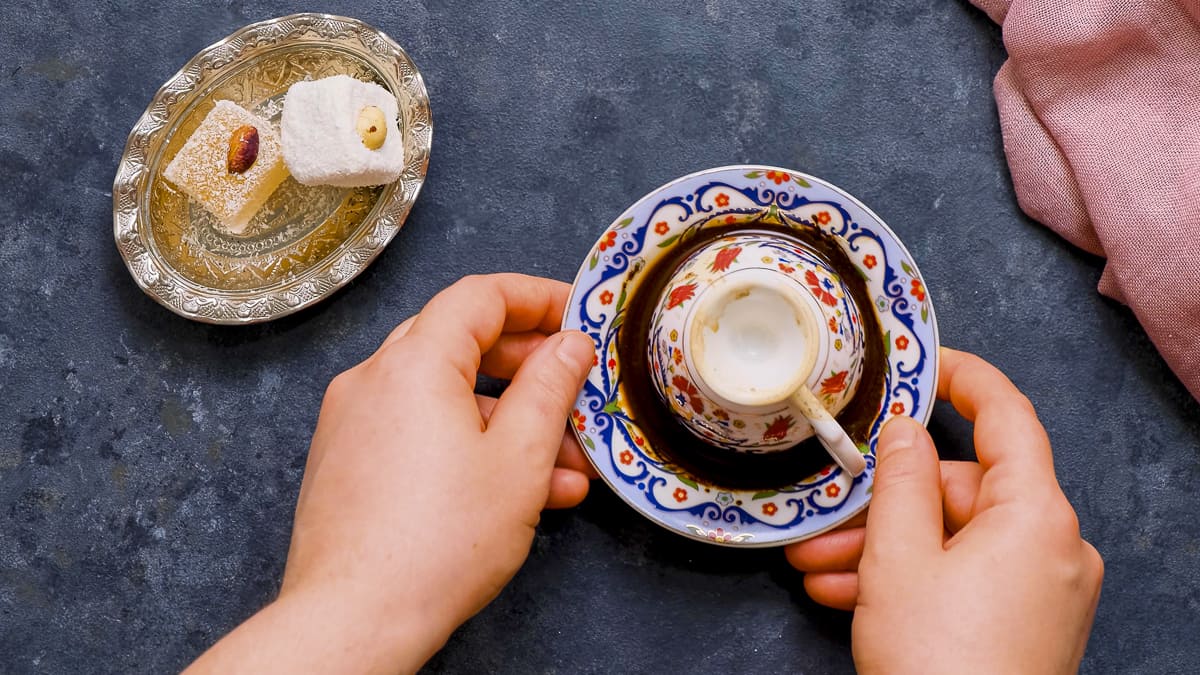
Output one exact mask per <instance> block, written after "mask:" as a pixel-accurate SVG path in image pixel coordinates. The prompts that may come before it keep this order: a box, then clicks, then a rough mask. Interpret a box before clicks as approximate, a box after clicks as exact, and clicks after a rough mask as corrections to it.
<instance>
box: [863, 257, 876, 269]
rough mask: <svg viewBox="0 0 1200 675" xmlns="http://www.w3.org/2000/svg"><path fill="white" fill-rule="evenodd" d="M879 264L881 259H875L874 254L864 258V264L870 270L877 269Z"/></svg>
mask: <svg viewBox="0 0 1200 675" xmlns="http://www.w3.org/2000/svg"><path fill="white" fill-rule="evenodd" d="M878 264H879V261H878V260H875V256H873V255H869V256H866V257H865V258H863V266H864V267H866V268H867V269H869V270H873V269H875V265H878Z"/></svg>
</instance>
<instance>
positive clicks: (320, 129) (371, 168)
mask: <svg viewBox="0 0 1200 675" xmlns="http://www.w3.org/2000/svg"><path fill="white" fill-rule="evenodd" d="M366 106H375V107H377V108H379V109H380V110H382V111H383V115H384V118H385V119H386V120H387V124H388V130H387V137H386V138H385V139H384V141H383V146H381V147H380V148H379V149H378V150H370V149H368V148H367V147H366V146H365V145H363V142H362V138H361V137H360V136H359V135H358V131H357V129H356V126H355V125H356V122H357V120H358V114H359V112H360V111H361V110H362V109H363V108H365V107H366ZM399 112H400V111H399V106H398V104H397V103H396V97H395V96H393V95H392V94H391V92H389V91H388V90H387V89H384V88H383V87H381V86H379V85H377V84H372V83H369V82H362V81H360V80H356V79H354V78H353V77H350V76H348V75H334V76H332V77H326V78H322V79H320V80H313V81H304V82H297V83H295V84H293V85H292V86H291V88H289V89H288V92H287V98H286V100H285V101H284V104H283V116H282V119H281V120H280V132H281V136H282V139H283V157H284V161H285V162H286V163H287V167H288V170H290V171H291V172H292V175H293V176H295V178H296V180H297V181H299V182H300V183H302V184H304V185H334V186H337V187H361V186H367V185H384V184H387V183H391V182H393V181H395V180H396V179H397V178H399V177H400V174H401V172H402V171H403V170H404V139H403V137H402V136H401V134H400V130H399V128H398V127H397V126H396V119H397V117H398V115H399Z"/></svg>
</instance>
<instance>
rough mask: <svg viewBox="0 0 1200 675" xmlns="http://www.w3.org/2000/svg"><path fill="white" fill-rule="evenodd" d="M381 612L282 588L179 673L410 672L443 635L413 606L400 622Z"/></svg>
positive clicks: (335, 598)
mask: <svg viewBox="0 0 1200 675" xmlns="http://www.w3.org/2000/svg"><path fill="white" fill-rule="evenodd" d="M389 614H391V613H389ZM387 615H388V614H384V613H380V612H376V611H372V610H368V609H365V608H364V607H363V603H353V602H344V601H341V598H337V597H333V596H331V595H330V594H324V595H317V594H312V593H308V594H305V593H300V592H296V593H290V594H286V595H284V596H282V597H280V598H279V599H278V600H276V601H275V602H273V603H271V604H270V605H267V606H266V607H264V608H263V609H262V610H260V611H259V612H258V613H257V614H255V615H254V616H252V617H250V618H249V619H248V620H246V622H245V623H243V624H242V625H240V626H238V627H237V629H235V630H234V631H233V632H232V633H230V634H229V635H226V636H225V637H224V638H222V639H221V640H220V641H219V642H218V643H217V644H215V645H213V647H212V648H211V649H209V650H208V651H207V652H205V653H204V654H203V655H202V656H201V657H200V658H199V659H197V660H196V662H195V663H193V664H192V665H191V666H190V667H189V668H188V669H187V670H186V671H185V672H186V673H187V674H188V675H198V674H201V673H222V674H224V673H297V672H321V673H381V674H388V675H391V674H393V673H413V672H416V671H417V669H418V668H420V667H421V665H422V664H423V663H425V661H427V660H428V659H429V658H430V657H431V656H433V654H434V653H435V652H436V651H437V650H438V649H440V648H441V647H442V645H443V644H444V643H445V640H446V638H447V637H448V636H449V632H448V631H446V630H445V629H444V628H441V627H439V626H438V625H437V624H438V623H439V622H436V621H431V620H430V617H422V616H419V613H418V612H406V613H404V616H405V617H406V618H404V619H401V620H396V619H389V620H382V619H380V618H379V617H381V616H387ZM391 615H392V616H394V614H391Z"/></svg>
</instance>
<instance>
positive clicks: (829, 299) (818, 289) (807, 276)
mask: <svg viewBox="0 0 1200 675" xmlns="http://www.w3.org/2000/svg"><path fill="white" fill-rule="evenodd" d="M804 282H805V283H807V284H808V287H809V288H810V289H811V290H812V292H813V295H815V296H817V299H818V300H820V301H821V302H823V303H825V304H826V305H829V306H830V307H837V298H835V297H833V293H830V292H829V291H828V290H826V289H825V287H824V286H822V285H821V280H820V279H819V278H818V277H817V273H816V272H814V271H812V270H806V271H805V272H804ZM668 309H670V308H669V307H668Z"/></svg>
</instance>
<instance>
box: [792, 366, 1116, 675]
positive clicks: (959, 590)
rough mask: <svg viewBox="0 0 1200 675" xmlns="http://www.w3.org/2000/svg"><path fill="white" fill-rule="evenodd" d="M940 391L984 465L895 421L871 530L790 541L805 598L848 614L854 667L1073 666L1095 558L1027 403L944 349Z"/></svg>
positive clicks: (1094, 579)
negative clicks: (947, 457)
mask: <svg viewBox="0 0 1200 675" xmlns="http://www.w3.org/2000/svg"><path fill="white" fill-rule="evenodd" d="M938 397H939V398H941V399H947V400H949V401H951V402H952V403H953V404H954V407H955V409H956V410H958V412H959V413H960V414H962V415H963V416H964V417H966V418H967V419H968V420H971V421H973V422H974V423H975V449H976V454H977V455H978V457H979V463H978V464H976V463H974V462H941V463H940V464H939V462H938V457H937V451H936V450H935V449H934V446H933V440H932V439H931V438H930V437H929V434H928V432H926V430H925V428H924V427H922V426H921V425H920V424H919V423H917V422H916V421H914V420H912V419H910V418H907V417H902V418H897V419H895V420H893V421H892V422H890V423H889V424H888V425H887V426H886V427H885V428H884V430H883V433H882V435H881V436H880V439H879V444H878V461H879V463H878V466H877V469H876V474H875V485H874V496H873V498H872V501H871V507H870V511H869V513H868V514H867V516H866V526H865V528H864V527H861V521H859V523H856V524H858V525H860V526H858V527H855V526H851V527H847V528H843V529H840V530H836V531H833V532H830V533H828V534H825V535H822V536H820V537H817V538H815V539H811V540H809V541H805V542H801V543H799V544H793V545H792V546H790V547H788V550H787V556H788V559H789V560H790V561H791V563H792V564H793V565H794V566H795V567H797V568H798V569H800V570H802V571H805V572H807V575H806V577H805V580H804V584H805V588H806V589H807V591H808V593H809V595H811V596H812V597H813V599H815V600H816V601H818V602H821V603H822V604H826V605H829V606H832V607H840V608H844V609H853V610H854V623H853V633H852V635H853V651H854V661H855V665H856V666H857V667H858V670H859V672H861V673H1069V672H1075V670H1076V669H1077V668H1078V667H1079V662H1080V660H1081V659H1082V658H1083V652H1084V648H1085V647H1086V645H1087V640H1088V634H1089V633H1090V631H1091V625H1092V618H1093V616H1094V614H1095V611H1096V603H1097V601H1098V600H1099V597H1100V584H1101V580H1102V579H1103V576H1104V563H1103V561H1102V560H1101V558H1100V555H1099V553H1097V552H1096V549H1095V548H1093V547H1092V545H1091V544H1089V543H1087V542H1086V541H1084V540H1083V539H1082V538H1080V534H1079V521H1078V519H1077V518H1076V515H1075V511H1074V509H1072V507H1071V505H1070V503H1069V502H1068V501H1067V499H1066V497H1065V496H1064V495H1063V492H1062V490H1061V488H1060V487H1059V485H1058V481H1057V479H1056V478H1055V475H1054V464H1053V459H1052V455H1051V451H1050V441H1049V439H1048V438H1047V436H1046V432H1045V430H1044V429H1043V428H1042V425H1041V423H1040V422H1039V421H1038V419H1037V415H1036V413H1035V412H1034V410H1033V406H1032V405H1031V404H1030V403H1029V400H1028V399H1027V398H1025V396H1024V395H1022V394H1021V392H1019V391H1018V390H1017V389H1016V387H1014V386H1013V384H1012V383H1011V382H1010V381H1009V380H1008V378H1007V377H1005V376H1004V374H1003V373H1001V372H1000V371H999V370H997V369H996V368H995V367H993V366H991V365H990V364H988V363H987V362H985V361H983V360H982V359H980V358H979V357H977V356H974V355H971V354H966V353H962V352H956V351H952V350H948V349H943V350H942V364H941V376H940V378H939V381H938Z"/></svg>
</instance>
